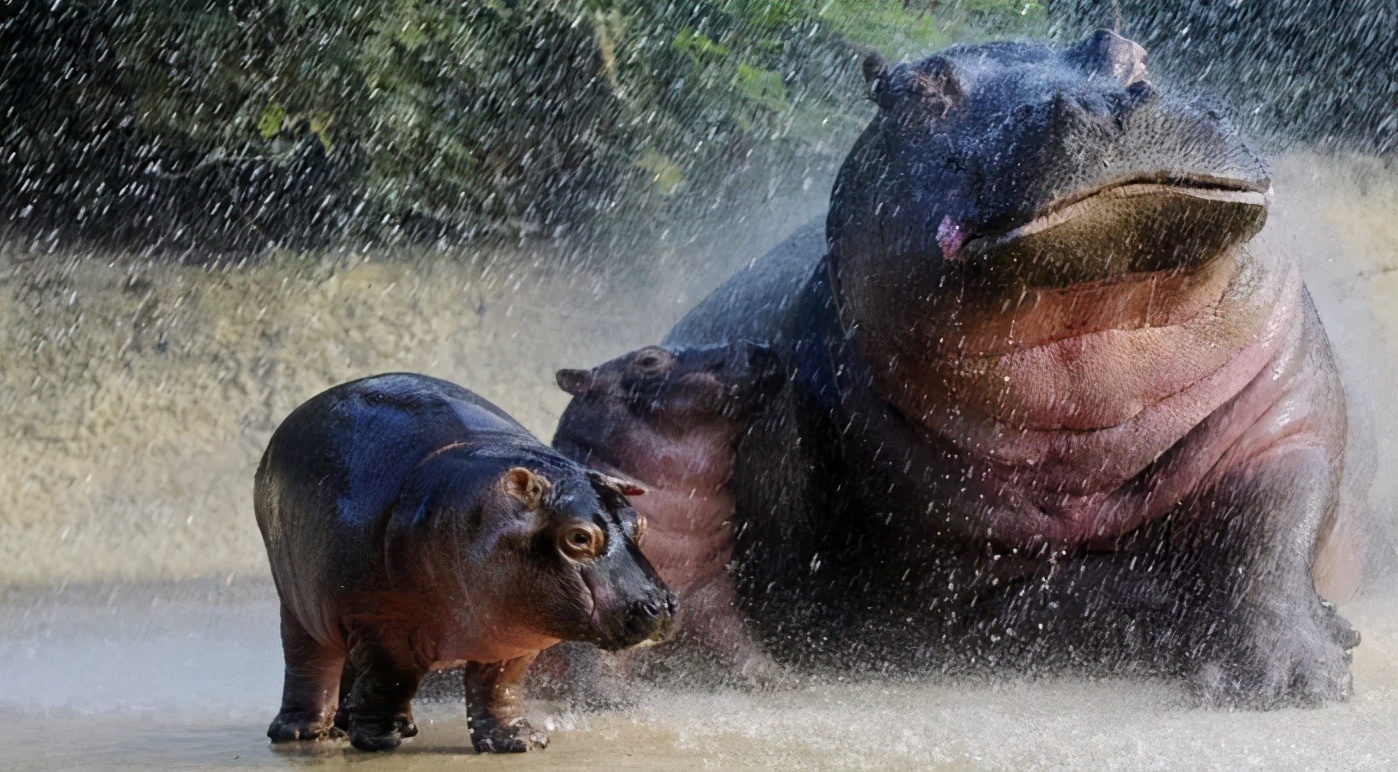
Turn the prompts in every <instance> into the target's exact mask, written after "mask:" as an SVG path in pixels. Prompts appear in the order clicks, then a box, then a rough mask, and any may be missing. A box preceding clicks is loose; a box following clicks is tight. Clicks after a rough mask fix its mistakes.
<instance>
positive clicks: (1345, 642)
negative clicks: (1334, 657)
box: [1320, 600, 1360, 651]
mask: <svg viewBox="0 0 1398 772" xmlns="http://www.w3.org/2000/svg"><path fill="white" fill-rule="evenodd" d="M1320 608H1321V616H1322V618H1323V619H1324V624H1325V627H1326V629H1328V630H1329V631H1330V635H1331V638H1332V639H1333V640H1334V641H1335V643H1338V644H1340V646H1341V648H1343V649H1345V650H1346V651H1348V650H1350V649H1353V648H1354V647H1356V646H1358V645H1359V641H1360V635H1359V631H1358V630H1356V629H1354V625H1352V624H1350V623H1349V620H1348V619H1345V618H1344V617H1342V616H1340V610H1339V609H1337V608H1335V604H1334V603H1331V602H1330V601H1328V600H1322V601H1321V602H1320Z"/></svg>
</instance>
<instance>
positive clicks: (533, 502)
mask: <svg viewBox="0 0 1398 772" xmlns="http://www.w3.org/2000/svg"><path fill="white" fill-rule="evenodd" d="M500 487H501V488H502V489H503V490H504V491H505V492H506V493H508V494H510V495H511V496H514V497H515V498H517V499H519V500H520V501H522V502H524V506H526V507H528V508H529V509H530V511H537V510H538V509H539V507H540V506H541V505H542V504H543V503H544V497H545V496H547V495H548V492H549V490H550V489H551V488H552V487H553V486H552V485H550V484H549V481H548V479H547V478H545V477H544V476H543V475H541V474H535V473H534V472H531V471H529V470H528V469H525V468H524V467H522V466H517V467H514V468H512V469H510V471H508V472H506V473H505V475H504V476H503V477H501V478H500Z"/></svg>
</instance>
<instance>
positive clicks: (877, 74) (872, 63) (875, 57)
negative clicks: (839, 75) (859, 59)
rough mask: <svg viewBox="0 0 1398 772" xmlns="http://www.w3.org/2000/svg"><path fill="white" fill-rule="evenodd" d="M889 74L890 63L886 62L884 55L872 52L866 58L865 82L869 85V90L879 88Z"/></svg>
mask: <svg viewBox="0 0 1398 772" xmlns="http://www.w3.org/2000/svg"><path fill="white" fill-rule="evenodd" d="M887 74H888V62H886V61H884V59H883V55H882V54H880V53H879V52H878V51H870V52H869V55H868V56H866V57H864V82H865V83H867V84H869V88H871V89H872V88H875V87H877V84H878V82H879V80H881V79H882V78H883V76H884V75H887Z"/></svg>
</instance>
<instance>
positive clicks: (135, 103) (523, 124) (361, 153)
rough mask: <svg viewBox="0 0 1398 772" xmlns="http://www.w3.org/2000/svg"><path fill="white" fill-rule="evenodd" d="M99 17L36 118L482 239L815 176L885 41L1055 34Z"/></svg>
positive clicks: (337, 16) (661, 209) (209, 11)
mask: <svg viewBox="0 0 1398 772" xmlns="http://www.w3.org/2000/svg"><path fill="white" fill-rule="evenodd" d="M117 6H120V7H121V10H119V11H118V10H115V9H116V7H117ZM33 13H36V14H43V13H51V12H48V11H40V10H36V11H34V12H33ZM86 13H87V15H86V16H79V17H73V18H76V19H78V21H77V22H74V23H75V24H79V26H81V25H82V24H86V25H88V26H89V27H91V28H93V29H101V30H102V36H101V41H102V43H103V45H105V46H107V48H106V49H103V51H104V52H106V53H102V54H101V55H93V56H84V55H83V53H84V50H85V49H83V48H82V45H79V44H78V42H77V41H81V40H86V39H87V38H86V37H83V36H85V35H87V34H88V33H87V32H86V31H82V35H83V36H77V37H75V36H74V35H71V34H70V35H67V36H66V37H65V38H64V39H63V40H61V41H59V43H60V47H61V45H63V44H66V45H71V46H73V47H74V50H75V52H76V53H75V54H74V57H75V59H81V60H82V61H83V62H84V64H83V66H88V67H91V68H93V72H92V73H90V75H91V77H87V78H86V79H85V80H83V79H79V80H78V81H77V82H74V81H72V80H71V79H70V80H65V81H63V83H64V84H65V85H64V86H63V88H68V89H72V90H71V91H70V92H63V93H64V94H66V96H52V97H51V99H50V101H51V102H52V103H55V104H61V105H63V106H64V107H63V108H62V109H60V110H58V111H56V112H55V114H54V115H51V116H42V115H27V116H26V118H27V119H28V120H33V121H36V122H42V121H43V120H46V119H49V118H51V119H52V120H53V122H54V123H55V124H58V123H61V122H62V121H64V120H76V121H86V122H87V125H89V126H90V127H92V131H94V132H98V131H106V130H107V128H109V127H113V126H121V127H127V130H131V131H136V132H138V133H139V134H140V135H141V136H146V137H156V138H158V139H157V141H156V144H157V145H159V147H160V148H165V149H168V148H177V149H179V150H180V151H181V152H185V153H193V154H195V157H196V158H202V159H204V161H203V162H204V163H231V161H229V160H228V159H241V160H240V161H239V163H244V164H246V163H265V164H269V165H271V166H274V167H275V166H276V165H277V164H283V163H285V162H286V161H287V159H288V158H299V157H302V156H304V155H305V154H306V153H307V152H309V150H308V149H312V148H318V149H319V151H320V152H321V153H324V154H326V156H327V157H328V159H329V162H330V163H331V164H332V165H334V166H335V168H336V169H338V170H339V172H338V173H337V175H336V176H335V177H334V178H333V179H334V187H333V189H332V190H331V191H330V193H331V195H330V196H329V197H328V198H327V199H326V200H327V201H331V200H333V201H339V202H342V203H341V204H339V205H341V206H343V207H345V208H349V207H351V205H352V204H354V202H369V203H370V204H372V206H370V207H369V208H368V209H367V210H365V211H366V212H369V213H370V214H361V213H360V209H361V208H362V207H363V204H362V203H361V204H358V205H356V207H355V208H354V209H353V214H355V215H356V216H360V217H368V216H372V217H375V218H379V220H382V221H384V222H392V221H393V220H394V218H400V217H402V216H405V215H413V216H416V217H419V218H421V217H426V218H429V219H431V220H434V221H436V222H439V223H442V224H444V225H445V226H449V227H451V228H454V229H457V230H459V231H461V232H463V233H483V232H484V233H488V232H504V233H521V232H525V233H527V232H534V231H537V230H540V229H543V230H544V231H546V232H547V231H552V230H555V229H557V228H560V227H562V226H565V225H573V224H578V223H586V222H597V221H608V220H618V219H624V217H630V218H632V219H633V220H634V221H638V222H640V221H644V222H651V221H656V222H663V221H664V218H663V217H658V215H664V214H665V212H666V211H667V210H668V209H669V208H671V207H674V208H676V209H677V210H685V211H688V210H692V209H693V208H694V207H695V206H696V205H704V206H711V205H713V204H714V203H716V202H722V201H725V200H728V201H732V200H738V199H740V198H741V195H742V194H743V193H744V192H745V191H746V190H748V188H751V187H753V186H755V185H761V186H762V187H763V188H764V189H766V190H772V189H774V188H776V189H779V188H781V187H782V186H785V185H793V184H799V183H800V182H801V181H802V180H803V179H806V178H808V177H809V175H810V174H811V173H812V171H813V170H817V169H825V168H828V167H829V166H830V165H831V164H833V163H835V162H836V161H837V160H838V158H839V157H840V155H841V154H842V153H843V151H844V149H845V147H846V146H847V144H848V141H849V140H850V139H851V138H852V136H853V134H854V132H856V131H857V130H858V128H859V126H860V125H861V124H862V122H863V121H864V120H865V118H866V115H867V112H865V111H866V110H867V107H866V106H865V102H864V99H863V98H864V87H863V83H862V81H861V79H860V77H859V75H858V72H859V61H860V59H861V58H862V56H863V51H864V49H865V48H868V47H873V48H877V49H881V50H883V51H884V52H885V53H886V54H888V55H890V56H893V57H907V56H915V55H921V54H923V53H925V52H927V51H928V50H931V49H934V48H937V47H940V46H942V45H945V44H946V43H948V42H950V41H951V40H952V39H954V38H961V37H967V36H972V35H974V33H975V29H976V28H975V27H974V26H968V25H980V26H981V27H984V28H989V27H996V28H1004V27H1006V25H1011V26H1010V27H1009V28H1013V29H1018V28H1014V27H1013V24H1020V28H1022V29H1025V30H1032V29H1033V25H1034V24H1035V23H1038V21H1039V20H1040V19H1041V16H1042V13H1041V10H1040V9H1039V4H1038V3H1035V2H1024V1H1023V0H1014V1H1013V2H1012V1H1010V0H969V1H968V2H963V3H957V4H948V3H932V4H930V5H924V6H918V5H917V4H913V5H911V6H909V5H906V4H905V3H903V2H901V1H899V0H894V1H887V0H866V1H864V2H859V1H858V0H689V1H688V2H683V3H671V2H653V1H652V0H484V1H480V0H478V1H476V2H467V3H461V2H447V1H446V0H392V1H390V2H383V3H377V4H372V3H339V2H325V1H324V0H266V1H265V2H258V3H246V2H231V3H202V2H188V1H187V0H132V1H131V2H129V3H125V4H114V5H112V6H110V7H108V5H107V4H103V5H101V6H97V5H93V6H91V7H90V9H89V10H88V11H86ZM34 23H35V24H38V23H39V22H34ZM46 45H47V44H46ZM83 45H86V44H83ZM107 53H110V56H107ZM38 55H42V56H51V53H44V52H38V53H36V56H38ZM66 66H71V65H66ZM99 92H100V93H99ZM55 93H57V90H56V91H55ZM65 100H66V101H65ZM64 110H68V111H71V114H68V115H60V114H58V113H62V112H64ZM53 135H54V131H53V130H52V127H51V126H42V125H38V124H37V123H36V125H35V127H34V129H33V130H32V131H30V132H29V133H28V134H27V135H26V137H27V138H26V139H25V141H26V142H28V143H30V144H29V145H26V147H32V148H41V146H42V147H46V148H47V150H36V151H35V152H40V153H41V154H42V152H52V153H55V154H59V155H61V154H64V153H66V152H68V149H66V148H65V147H63V146H62V145H61V140H50V139H47V137H51V136H53ZM55 142H56V143H58V144H53V143H55ZM44 143H49V144H47V145H45V144H44ZM152 152H155V151H152ZM161 152H165V151H161ZM136 155H138V156H139V155H140V153H137V154H136ZM147 165H148V164H147ZM141 173H143V172H134V171H133V172H132V174H134V175H137V176H139V174H141Z"/></svg>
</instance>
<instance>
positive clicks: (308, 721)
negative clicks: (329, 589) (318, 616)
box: [267, 606, 345, 743]
mask: <svg viewBox="0 0 1398 772" xmlns="http://www.w3.org/2000/svg"><path fill="white" fill-rule="evenodd" d="M281 615H282V654H283V656H284V657H285V659H286V678H285V681H284V682H283V686H282V707H281V710H280V711H279V712H278V713H277V717H276V718H274V719H272V724H271V726H269V727H267V736H268V737H270V738H271V739H272V742H274V743H284V742H293V741H296V740H325V739H329V738H332V737H338V736H342V735H341V733H340V732H339V731H338V730H337V729H336V728H335V726H334V718H335V703H336V698H337V696H338V694H339V682H340V669H341V666H342V664H343V663H344V661H345V654H344V652H343V651H340V650H337V649H335V648H333V647H329V646H325V645H323V644H321V643H320V642H318V641H316V640H315V639H314V638H312V637H311V635H310V634H309V633H307V632H306V629H305V628H304V627H302V626H301V623H300V622H298V621H296V617H295V615H294V614H292V612H291V611H290V610H289V609H287V607H286V606H282V609H281Z"/></svg>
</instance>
